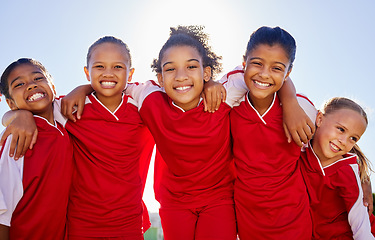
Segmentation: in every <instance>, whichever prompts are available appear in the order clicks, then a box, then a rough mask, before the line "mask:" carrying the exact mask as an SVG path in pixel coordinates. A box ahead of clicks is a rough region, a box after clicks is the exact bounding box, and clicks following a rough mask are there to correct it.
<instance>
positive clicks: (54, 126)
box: [34, 115, 64, 136]
mask: <svg viewBox="0 0 375 240" xmlns="http://www.w3.org/2000/svg"><path fill="white" fill-rule="evenodd" d="M34 117H37V118H40V119H43V120H44V121H46V122H47V123H48V124H49V125H50V126H51V127H53V128H56V130H57V131H59V132H60V134H61V135H62V136H64V133H63V132H61V131H60V129H59V128H58V127H57V124H56V120H53V122H54V123H55V125H53V124H51V123H50V122H49V121H47V119H45V118H44V117H41V116H38V115H34Z"/></svg>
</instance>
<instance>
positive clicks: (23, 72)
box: [8, 64, 45, 81]
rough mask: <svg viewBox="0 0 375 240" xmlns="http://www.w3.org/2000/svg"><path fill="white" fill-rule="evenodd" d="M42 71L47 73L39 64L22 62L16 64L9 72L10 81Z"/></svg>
mask: <svg viewBox="0 0 375 240" xmlns="http://www.w3.org/2000/svg"><path fill="white" fill-rule="evenodd" d="M35 73H41V74H43V75H45V73H44V72H43V71H42V70H41V69H40V68H39V67H37V66H35V65H33V64H21V65H18V66H16V67H15V68H14V69H13V70H12V71H11V72H10V74H9V77H8V81H13V80H14V79H16V78H21V77H26V76H28V75H31V74H35Z"/></svg>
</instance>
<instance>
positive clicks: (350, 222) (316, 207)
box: [301, 145, 375, 240]
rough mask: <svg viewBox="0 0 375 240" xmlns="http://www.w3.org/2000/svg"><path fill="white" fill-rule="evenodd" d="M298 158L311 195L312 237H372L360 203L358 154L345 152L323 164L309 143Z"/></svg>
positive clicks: (364, 211)
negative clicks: (334, 159)
mask: <svg viewBox="0 0 375 240" xmlns="http://www.w3.org/2000/svg"><path fill="white" fill-rule="evenodd" d="M301 159H302V166H303V167H302V173H303V176H304V179H305V182H306V186H307V189H308V193H309V197H310V206H311V215H312V219H313V238H312V239H366V240H368V239H375V238H374V237H373V236H372V234H371V226H370V220H369V216H368V213H367V208H366V207H365V206H364V205H363V192H362V187H361V181H360V177H359V166H358V164H357V156H356V155H354V154H351V153H348V154H346V155H344V156H343V158H342V159H340V160H338V161H337V162H335V163H332V164H330V165H328V166H326V167H322V165H321V164H320V161H319V159H318V157H317V156H316V155H315V153H314V151H313V149H312V148H311V145H309V146H308V147H307V148H306V149H305V151H304V152H302V155H301Z"/></svg>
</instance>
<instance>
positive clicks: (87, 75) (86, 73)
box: [83, 67, 90, 82]
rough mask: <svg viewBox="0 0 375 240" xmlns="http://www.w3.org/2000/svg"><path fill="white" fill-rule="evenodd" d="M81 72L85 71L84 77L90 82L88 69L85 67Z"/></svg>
mask: <svg viewBox="0 0 375 240" xmlns="http://www.w3.org/2000/svg"><path fill="white" fill-rule="evenodd" d="M83 70H84V71H85V75H86V78H87V81H89V82H90V73H89V69H88V68H87V67H84V68H83Z"/></svg>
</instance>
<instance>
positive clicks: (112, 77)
mask: <svg viewBox="0 0 375 240" xmlns="http://www.w3.org/2000/svg"><path fill="white" fill-rule="evenodd" d="M129 65H130V62H129V54H128V53H127V52H126V49H125V48H124V47H123V46H121V45H119V44H115V43H102V44H99V45H98V46H96V47H95V48H94V49H93V50H92V53H91V57H90V59H89V62H88V66H87V67H85V74H86V77H87V79H88V80H89V81H90V82H91V86H92V88H93V89H94V90H95V92H96V93H95V94H96V97H97V98H98V99H99V100H100V101H101V102H102V103H103V104H104V105H107V104H106V103H112V102H113V103H116V104H117V105H118V104H119V103H120V101H121V99H122V91H123V90H124V89H125V87H126V83H127V82H128V81H130V80H131V77H132V75H133V72H134V69H130V66H129Z"/></svg>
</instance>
